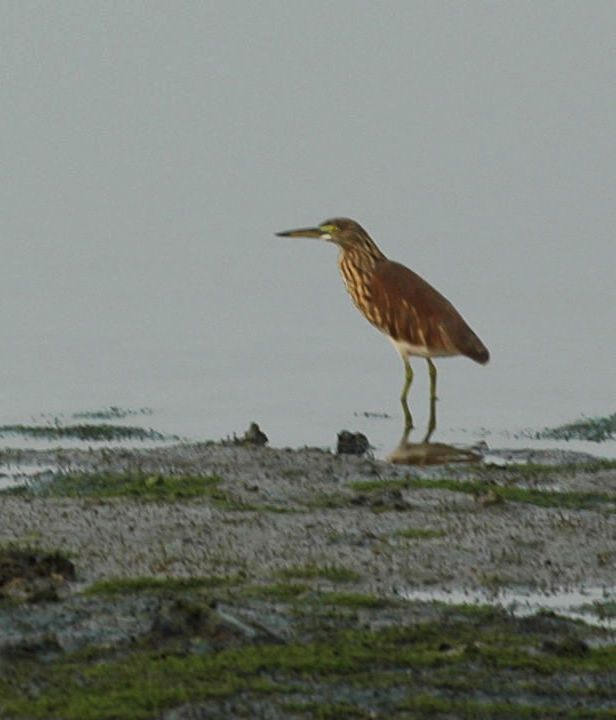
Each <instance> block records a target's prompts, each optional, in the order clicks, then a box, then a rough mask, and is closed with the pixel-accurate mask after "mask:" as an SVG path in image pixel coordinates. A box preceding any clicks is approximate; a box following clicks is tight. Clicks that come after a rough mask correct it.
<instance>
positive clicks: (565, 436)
mask: <svg viewBox="0 0 616 720" xmlns="http://www.w3.org/2000/svg"><path fill="white" fill-rule="evenodd" d="M535 437H536V438H541V439H548V440H587V441H590V442H596V443H600V442H605V441H606V440H613V439H614V438H616V413H613V414H612V415H608V416H607V417H592V418H587V417H582V418H580V419H579V420H575V421H574V422H571V423H566V424H565V425H559V426H557V427H554V428H544V429H543V430H541V431H540V432H538V433H536V434H535Z"/></svg>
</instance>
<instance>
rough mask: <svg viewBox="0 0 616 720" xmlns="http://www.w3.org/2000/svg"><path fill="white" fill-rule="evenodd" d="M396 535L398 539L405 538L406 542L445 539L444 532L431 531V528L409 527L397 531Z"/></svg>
mask: <svg viewBox="0 0 616 720" xmlns="http://www.w3.org/2000/svg"><path fill="white" fill-rule="evenodd" d="M394 535H395V536H396V537H401V538H405V539H406V540H433V539H434V538H440V537H444V536H445V535H446V533H445V531H444V530H431V529H429V528H415V527H408V528H403V529H402V530H397V531H396V532H395V533H394Z"/></svg>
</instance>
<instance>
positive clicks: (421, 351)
mask: <svg viewBox="0 0 616 720" xmlns="http://www.w3.org/2000/svg"><path fill="white" fill-rule="evenodd" d="M388 337H389V336H388ZM389 339H390V340H391V341H392V343H393V345H394V347H395V348H396V350H397V351H398V353H399V354H400V357H402V358H408V357H410V356H411V355H415V356H417V357H423V358H429V357H452V356H453V355H459V354H460V353H457V352H455V351H449V350H445V349H443V350H436V351H435V350H429V349H428V348H427V347H426V346H425V345H411V343H407V342H404V340H394V339H393V338H391V337H390V338H389Z"/></svg>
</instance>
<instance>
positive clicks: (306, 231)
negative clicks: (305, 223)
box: [276, 227, 331, 240]
mask: <svg viewBox="0 0 616 720" xmlns="http://www.w3.org/2000/svg"><path fill="white" fill-rule="evenodd" d="M276 235H278V236H279V237H309V238H322V239H323V240H330V239H331V235H330V233H328V232H327V231H326V230H323V229H322V228H320V227H311V228H300V229H299V230H284V231H283V232H278V233H276Z"/></svg>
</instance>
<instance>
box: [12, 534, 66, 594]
mask: <svg viewBox="0 0 616 720" xmlns="http://www.w3.org/2000/svg"><path fill="white" fill-rule="evenodd" d="M74 579H75V566H74V565H73V563H72V562H71V561H70V560H69V559H68V558H66V557H64V556H63V555H61V554H60V553H58V552H54V553H47V552H44V551H42V550H37V549H33V548H11V547H9V548H4V549H1V550H0V598H7V597H13V598H21V599H24V600H28V601H29V602H45V601H50V600H51V601H53V600H57V599H58V592H57V590H58V587H59V586H61V585H63V584H64V583H65V582H66V581H68V580H74Z"/></svg>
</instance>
